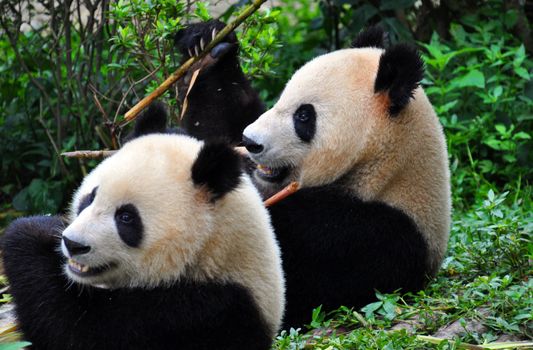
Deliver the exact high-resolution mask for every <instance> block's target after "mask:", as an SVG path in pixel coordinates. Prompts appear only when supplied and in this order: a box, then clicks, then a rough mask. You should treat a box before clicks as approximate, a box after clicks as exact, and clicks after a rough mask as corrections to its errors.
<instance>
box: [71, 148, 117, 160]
mask: <svg viewBox="0 0 533 350" xmlns="http://www.w3.org/2000/svg"><path fill="white" fill-rule="evenodd" d="M117 152H118V151H108V150H102V151H73V152H63V153H61V155H62V156H64V157H67V158H85V159H98V158H106V157H109V156H112V155H113V154H115V153H117Z"/></svg>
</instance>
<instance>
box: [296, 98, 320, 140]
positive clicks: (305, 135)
mask: <svg viewBox="0 0 533 350" xmlns="http://www.w3.org/2000/svg"><path fill="white" fill-rule="evenodd" d="M292 119H293V122H294V130H295V131H296V135H298V137H299V138H300V139H301V140H302V141H304V142H307V143H308V142H311V140H312V139H313V137H314V136H315V132H316V112H315V107H313V105H311V104H303V105H301V106H300V107H298V109H297V110H296V112H294V115H293V117H292Z"/></svg>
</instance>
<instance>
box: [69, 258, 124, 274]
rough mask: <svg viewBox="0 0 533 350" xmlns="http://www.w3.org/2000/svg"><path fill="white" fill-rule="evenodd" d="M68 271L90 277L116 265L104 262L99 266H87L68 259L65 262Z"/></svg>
mask: <svg viewBox="0 0 533 350" xmlns="http://www.w3.org/2000/svg"><path fill="white" fill-rule="evenodd" d="M67 266H68V269H69V271H70V272H72V273H73V274H75V275H76V276H79V277H91V276H96V275H100V274H102V273H104V272H106V271H108V270H110V269H112V268H114V267H115V266H116V264H114V263H110V264H105V265H101V266H95V267H92V266H88V265H84V264H81V263H79V262H77V261H76V260H74V259H68V263H67Z"/></svg>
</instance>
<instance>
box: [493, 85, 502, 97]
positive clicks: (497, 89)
mask: <svg viewBox="0 0 533 350" xmlns="http://www.w3.org/2000/svg"><path fill="white" fill-rule="evenodd" d="M502 93H503V87H501V86H500V85H498V86H496V87H495V88H494V91H492V94H493V95H494V97H496V98H498V97H500V96H501V95H502Z"/></svg>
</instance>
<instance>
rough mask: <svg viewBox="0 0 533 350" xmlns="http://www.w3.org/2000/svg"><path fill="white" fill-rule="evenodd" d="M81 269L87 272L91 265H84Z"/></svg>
mask: <svg viewBox="0 0 533 350" xmlns="http://www.w3.org/2000/svg"><path fill="white" fill-rule="evenodd" d="M80 270H81V272H87V271H89V266H87V265H83V266H82V267H81V269H80Z"/></svg>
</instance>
